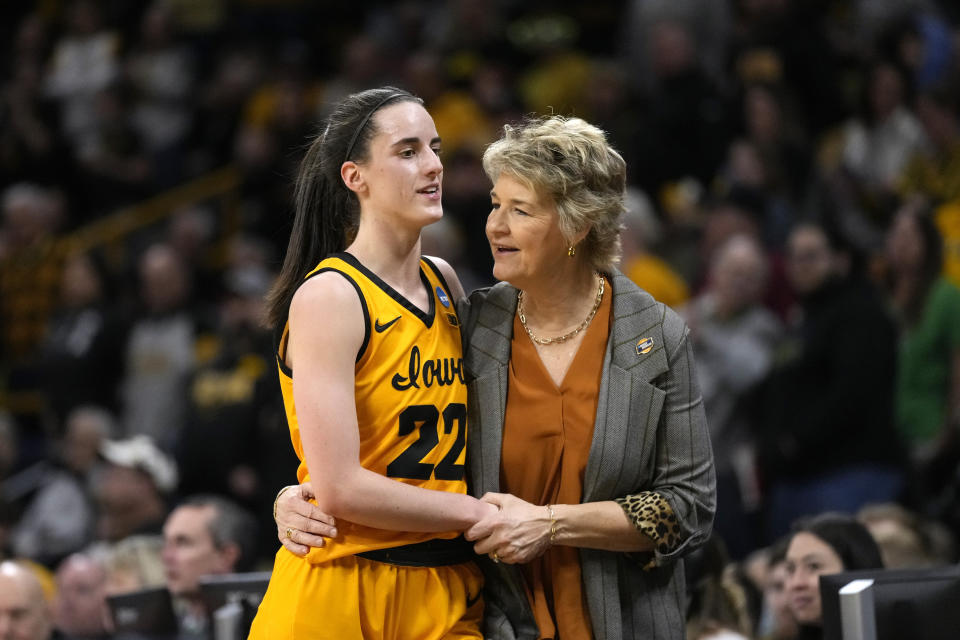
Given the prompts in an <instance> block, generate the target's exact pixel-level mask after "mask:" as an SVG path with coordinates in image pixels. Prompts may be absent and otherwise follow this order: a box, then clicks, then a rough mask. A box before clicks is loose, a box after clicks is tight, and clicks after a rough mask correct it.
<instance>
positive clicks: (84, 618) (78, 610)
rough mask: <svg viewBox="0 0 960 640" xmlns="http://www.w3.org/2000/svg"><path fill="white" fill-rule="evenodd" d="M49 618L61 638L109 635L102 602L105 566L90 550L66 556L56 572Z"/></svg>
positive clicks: (74, 639)
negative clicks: (51, 619)
mask: <svg viewBox="0 0 960 640" xmlns="http://www.w3.org/2000/svg"><path fill="white" fill-rule="evenodd" d="M56 582H57V595H56V598H55V600H54V609H53V622H54V627H56V629H57V631H59V632H60V634H61V635H60V637H61V638H62V639H63V640H105V639H106V638H109V637H110V633H109V629H108V627H107V623H108V618H109V614H108V611H107V605H106V586H107V569H106V566H105V564H104V562H103V558H101V557H98V556H97V555H95V554H90V553H75V554H73V555H71V556H69V557H67V558H66V559H65V560H64V561H63V562H61V563H60V566H59V567H57V572H56Z"/></svg>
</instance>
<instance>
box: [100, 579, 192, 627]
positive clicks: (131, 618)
mask: <svg viewBox="0 0 960 640" xmlns="http://www.w3.org/2000/svg"><path fill="white" fill-rule="evenodd" d="M107 607H108V608H109V609H110V616H111V618H112V619H113V625H114V630H115V633H116V637H123V638H144V639H146V638H150V639H157V640H159V639H166V638H175V637H176V636H177V632H178V623H177V616H176V614H175V613H174V611H173V601H172V599H171V598H170V592H169V591H167V589H166V587H157V588H150V589H141V590H139V591H131V592H129V593H119V594H115V595H111V596H107Z"/></svg>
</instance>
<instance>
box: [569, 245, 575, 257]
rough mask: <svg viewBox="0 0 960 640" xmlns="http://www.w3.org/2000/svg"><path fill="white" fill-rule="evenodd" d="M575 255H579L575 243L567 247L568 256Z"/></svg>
mask: <svg viewBox="0 0 960 640" xmlns="http://www.w3.org/2000/svg"><path fill="white" fill-rule="evenodd" d="M575 255H577V248H576V247H574V246H573V245H570V246H569V247H568V248H567V256H569V257H571V258H572V257H573V256H575Z"/></svg>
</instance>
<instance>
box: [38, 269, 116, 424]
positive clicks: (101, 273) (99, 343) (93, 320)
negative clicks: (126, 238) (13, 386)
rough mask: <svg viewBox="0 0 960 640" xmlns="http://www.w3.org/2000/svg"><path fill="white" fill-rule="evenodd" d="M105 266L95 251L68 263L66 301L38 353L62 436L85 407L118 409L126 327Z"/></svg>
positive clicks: (64, 285) (63, 282)
mask: <svg viewBox="0 0 960 640" xmlns="http://www.w3.org/2000/svg"><path fill="white" fill-rule="evenodd" d="M109 279H110V278H109V275H108V274H107V270H106V267H105V265H103V264H102V263H101V261H100V260H99V259H98V258H97V257H96V256H95V255H94V254H92V253H73V254H71V255H69V256H68V257H67V258H66V260H65V261H64V264H63V270H62V273H61V278H60V299H59V302H58V304H57V306H56V307H55V309H54V312H53V314H52V317H51V318H50V322H49V323H48V325H47V329H46V335H45V336H44V339H43V342H42V343H41V344H40V346H39V351H38V353H37V356H38V361H39V366H40V371H41V380H42V382H41V385H42V387H41V388H42V390H43V393H44V400H45V403H46V405H47V407H48V408H49V409H50V410H51V412H52V413H53V417H54V419H55V424H54V429H55V433H58V434H59V433H62V432H63V430H64V428H65V425H66V420H67V416H68V414H69V413H70V412H71V411H72V410H73V409H75V408H76V407H78V406H80V405H85V404H96V405H99V406H102V407H104V408H105V409H109V410H111V411H113V410H116V408H117V384H118V382H119V380H120V375H121V372H122V369H123V357H122V354H123V348H122V345H123V343H124V339H125V336H126V329H125V326H124V323H123V321H122V320H121V318H119V317H118V314H117V312H116V309H114V308H113V307H111V306H110V305H111V302H110V300H111V296H112V294H113V293H114V291H113V289H112V288H111V286H110V281H109Z"/></svg>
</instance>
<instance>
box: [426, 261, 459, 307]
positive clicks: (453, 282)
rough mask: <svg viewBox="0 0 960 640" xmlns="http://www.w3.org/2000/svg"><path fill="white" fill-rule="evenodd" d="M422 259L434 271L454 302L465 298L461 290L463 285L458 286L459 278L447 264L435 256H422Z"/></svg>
mask: <svg viewBox="0 0 960 640" xmlns="http://www.w3.org/2000/svg"><path fill="white" fill-rule="evenodd" d="M423 259H424V260H425V261H426V262H427V264H429V265H431V266H433V267H434V268H435V269H436V271H437V272H438V275H439V276H440V279H441V280H442V281H443V282H444V284H445V285H446V288H447V289H448V291H449V293H450V295H451V296H452V297H453V299H454V300H460V299H461V298H464V297H466V293H465V292H464V290H463V285H461V284H460V278H459V277H457V272H456V271H455V270H454V268H453V267H452V266H451V265H450V263H449V262H447V261H446V260H444V259H443V258H438V257H436V256H423Z"/></svg>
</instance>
